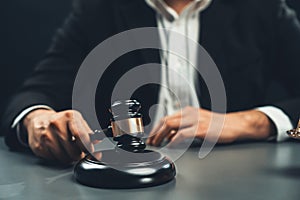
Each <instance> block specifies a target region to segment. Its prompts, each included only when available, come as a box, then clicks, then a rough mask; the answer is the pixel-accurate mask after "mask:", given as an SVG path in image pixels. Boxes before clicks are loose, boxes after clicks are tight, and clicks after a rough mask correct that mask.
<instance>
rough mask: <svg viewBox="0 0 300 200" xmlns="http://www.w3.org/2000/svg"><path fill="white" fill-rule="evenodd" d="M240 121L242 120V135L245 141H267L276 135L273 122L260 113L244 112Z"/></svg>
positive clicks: (253, 111)
mask: <svg viewBox="0 0 300 200" xmlns="http://www.w3.org/2000/svg"><path fill="white" fill-rule="evenodd" d="M242 119H243V120H244V127H243V128H244V135H245V137H247V139H267V138H270V137H271V136H275V135H276V127H275V125H274V123H273V121H272V120H271V119H270V118H269V117H268V116H267V115H266V114H264V113H263V112H261V111H258V110H250V111H245V112H243V117H242Z"/></svg>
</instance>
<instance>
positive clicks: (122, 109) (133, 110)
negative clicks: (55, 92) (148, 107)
mask: <svg viewBox="0 0 300 200" xmlns="http://www.w3.org/2000/svg"><path fill="white" fill-rule="evenodd" d="M140 109H141V104H140V103H139V102H138V101H136V100H123V101H116V102H114V103H113V105H112V107H111V109H110V113H111V127H112V133H113V137H114V140H115V141H118V144H117V146H118V147H119V148H121V149H124V150H127V151H131V152H141V151H143V150H144V149H145V148H146V145H145V143H144V142H143V139H142V137H143V136H144V125H143V120H142V114H141V113H140Z"/></svg>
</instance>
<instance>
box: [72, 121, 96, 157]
mask: <svg viewBox="0 0 300 200" xmlns="http://www.w3.org/2000/svg"><path fill="white" fill-rule="evenodd" d="M68 128H69V130H70V132H71V134H72V135H73V136H74V137H75V138H76V140H75V141H76V144H77V145H78V146H79V147H80V149H82V151H84V152H86V153H91V152H94V146H93V144H92V142H91V140H90V135H89V133H92V130H91V129H90V128H89V127H88V125H87V123H86V122H85V120H83V119H78V118H77V119H70V120H69V121H68Z"/></svg>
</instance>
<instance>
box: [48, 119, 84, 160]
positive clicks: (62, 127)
mask: <svg viewBox="0 0 300 200" xmlns="http://www.w3.org/2000/svg"><path fill="white" fill-rule="evenodd" d="M67 120H68V119H67V118H65V117H64V115H63V117H61V118H58V119H56V120H54V121H52V122H51V124H50V126H49V130H50V132H51V133H50V134H51V136H52V142H53V143H55V144H57V145H55V146H56V147H55V148H60V151H61V152H60V153H63V154H66V155H67V156H68V159H66V158H62V159H65V160H68V161H69V160H71V161H77V160H79V159H80V158H81V153H82V151H81V149H80V148H79V147H78V146H77V145H76V143H75V142H72V141H71V140H70V136H69V135H70V131H69V130H68V126H67ZM52 146H53V145H52ZM52 152H53V153H55V156H56V157H60V155H57V153H59V151H58V150H52Z"/></svg>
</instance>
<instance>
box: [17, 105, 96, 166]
mask: <svg viewBox="0 0 300 200" xmlns="http://www.w3.org/2000/svg"><path fill="white" fill-rule="evenodd" d="M23 125H24V128H25V129H26V130H27V133H28V142H29V146H30V148H31V150H32V151H33V153H34V154H35V155H37V156H39V157H41V158H44V159H47V160H53V161H59V162H61V163H65V164H68V163H72V162H74V161H77V160H79V159H81V158H82V157H83V156H84V152H93V151H94V147H93V144H92V143H91V141H90V137H89V134H92V133H93V131H92V130H91V129H90V127H89V126H88V124H87V122H86V121H85V120H84V119H83V117H82V116H81V114H80V113H79V112H77V111H74V110H68V111H62V112H55V111H52V110H45V109H38V110H34V111H32V112H30V113H29V114H28V115H27V116H26V117H25V118H24V120H23Z"/></svg>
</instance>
